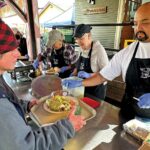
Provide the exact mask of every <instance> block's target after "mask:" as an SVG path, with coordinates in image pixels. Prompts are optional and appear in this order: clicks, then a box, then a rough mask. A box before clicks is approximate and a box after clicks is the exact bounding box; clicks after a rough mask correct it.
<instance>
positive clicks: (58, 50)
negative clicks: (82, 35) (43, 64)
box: [41, 29, 77, 78]
mask: <svg viewBox="0 0 150 150" xmlns="http://www.w3.org/2000/svg"><path fill="white" fill-rule="evenodd" d="M41 55H43V56H44V57H45V58H46V61H47V64H49V66H51V67H53V68H54V70H55V72H56V73H59V77H61V78H66V77H69V75H70V74H71V73H72V71H73V70H74V67H75V63H76V61H77V55H76V53H75V50H74V48H73V47H72V46H71V45H69V44H66V43H64V35H63V34H62V33H61V32H60V31H58V30H56V29H55V30H52V31H50V32H49V40H48V43H47V51H46V52H44V53H43V54H41Z"/></svg>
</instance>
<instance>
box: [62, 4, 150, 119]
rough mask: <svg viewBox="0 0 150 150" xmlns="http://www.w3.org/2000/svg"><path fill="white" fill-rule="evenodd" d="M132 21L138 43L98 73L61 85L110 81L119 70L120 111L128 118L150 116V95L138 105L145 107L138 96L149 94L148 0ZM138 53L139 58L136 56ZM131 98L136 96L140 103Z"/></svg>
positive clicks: (85, 84)
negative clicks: (121, 87)
mask: <svg viewBox="0 0 150 150" xmlns="http://www.w3.org/2000/svg"><path fill="white" fill-rule="evenodd" d="M134 24H135V29H134V30H135V34H136V38H137V40H138V41H139V42H134V43H132V44H130V45H129V46H128V47H127V48H125V49H123V50H122V51H120V52H118V53H117V54H116V55H115V56H114V57H113V58H112V60H111V61H110V63H109V64H108V65H107V66H106V67H104V68H103V69H102V70H101V71H100V73H99V74H96V75H95V76H93V77H91V78H88V79H85V80H83V81H71V80H70V81H63V85H67V86H68V87H71V86H72V85H73V84H74V85H78V86H81V85H83V86H91V85H92V86H93V85H97V84H100V83H103V82H105V81H106V80H113V79H114V78H115V77H117V76H119V75H120V74H121V73H122V76H123V79H124V81H125V82H126V90H125V95H124V97H123V100H122V105H121V114H122V115H123V116H124V117H125V118H126V119H127V120H129V119H132V118H134V117H135V115H137V116H140V117H147V118H150V98H147V99H146V100H147V101H148V102H147V103H146V105H147V106H146V107H144V108H143V107H142V106H141V105H139V103H140V104H141V103H143V106H145V105H144V103H145V99H140V97H141V96H142V95H143V94H144V95H145V94H146V93H150V54H149V50H150V2H147V3H145V4H143V5H142V6H141V7H140V8H138V10H137V12H136V14H135V18H134ZM137 54H138V57H136V55H137ZM129 58H130V59H129ZM127 62H128V63H127ZM126 64H128V66H126ZM79 82H80V83H79ZM134 97H135V98H139V100H140V102H138V101H137V100H135V98H134Z"/></svg>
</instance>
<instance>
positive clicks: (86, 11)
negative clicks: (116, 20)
mask: <svg viewBox="0 0 150 150" xmlns="http://www.w3.org/2000/svg"><path fill="white" fill-rule="evenodd" d="M104 13H107V6H105V7H94V8H93V7H92V8H87V9H84V10H83V14H84V15H92V14H104Z"/></svg>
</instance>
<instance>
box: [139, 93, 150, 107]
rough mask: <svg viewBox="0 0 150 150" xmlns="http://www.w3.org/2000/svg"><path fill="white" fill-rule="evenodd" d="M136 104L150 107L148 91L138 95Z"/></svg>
mask: <svg viewBox="0 0 150 150" xmlns="http://www.w3.org/2000/svg"><path fill="white" fill-rule="evenodd" d="M137 104H138V106H139V107H140V108H147V109H148V108H150V93H146V94H143V95H142V96H140V97H139V102H138V103H137Z"/></svg>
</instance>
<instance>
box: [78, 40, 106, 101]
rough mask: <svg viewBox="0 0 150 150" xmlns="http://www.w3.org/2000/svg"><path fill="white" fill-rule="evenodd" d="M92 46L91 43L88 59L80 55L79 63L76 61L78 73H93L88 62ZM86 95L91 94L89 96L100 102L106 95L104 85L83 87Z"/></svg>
mask: <svg viewBox="0 0 150 150" xmlns="http://www.w3.org/2000/svg"><path fill="white" fill-rule="evenodd" d="M92 46H93V42H92V44H91V49H90V52H89V55H88V56H89V57H88V58H85V57H83V56H81V55H80V57H79V61H78V66H77V71H78V72H79V71H85V72H87V73H93V71H92V69H91V61H90V60H91V53H92ZM86 94H91V95H93V96H96V97H98V98H100V99H101V100H103V99H104V98H105V95H106V85H103V84H100V85H97V86H93V87H85V96H86Z"/></svg>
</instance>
